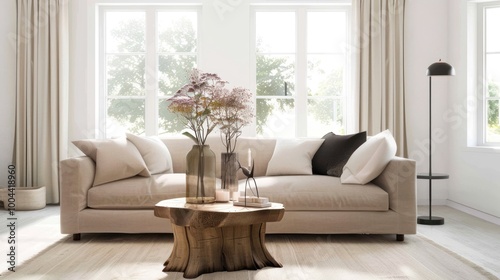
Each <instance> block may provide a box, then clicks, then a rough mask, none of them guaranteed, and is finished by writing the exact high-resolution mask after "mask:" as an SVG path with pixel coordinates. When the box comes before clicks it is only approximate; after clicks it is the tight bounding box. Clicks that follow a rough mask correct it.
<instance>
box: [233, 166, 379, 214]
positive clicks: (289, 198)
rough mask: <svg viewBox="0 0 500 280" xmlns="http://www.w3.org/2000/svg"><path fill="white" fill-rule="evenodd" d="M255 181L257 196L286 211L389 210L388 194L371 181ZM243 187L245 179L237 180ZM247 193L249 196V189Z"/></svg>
mask: <svg viewBox="0 0 500 280" xmlns="http://www.w3.org/2000/svg"><path fill="white" fill-rule="evenodd" d="M255 180H256V182H257V187H258V188H259V195H260V196H263V197H268V198H269V200H270V201H272V202H279V203H283V205H284V206H285V209H286V210H287V211H289V210H291V211H301V210H303V211H309V210H310V211H388V210H389V195H388V194H387V192H385V191H384V190H383V189H381V188H380V187H378V186H376V185H374V184H372V183H369V184H366V185H354V184H353V185H347V184H342V183H340V178H338V177H332V176H324V175H312V176H311V175H294V176H266V177H257V178H255ZM244 186H245V180H240V190H244ZM251 186H253V182H252V184H251ZM247 195H251V193H250V192H249V190H248V189H247Z"/></svg>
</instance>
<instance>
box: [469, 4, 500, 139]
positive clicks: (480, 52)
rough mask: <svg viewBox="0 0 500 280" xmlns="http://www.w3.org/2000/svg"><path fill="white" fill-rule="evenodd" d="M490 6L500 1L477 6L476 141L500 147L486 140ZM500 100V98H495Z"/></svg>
mask: <svg viewBox="0 0 500 280" xmlns="http://www.w3.org/2000/svg"><path fill="white" fill-rule="evenodd" d="M489 8H500V1H488V2H482V3H477V4H476V6H475V17H476V18H475V24H476V30H475V31H476V38H477V40H476V42H477V45H476V46H475V47H476V57H475V59H476V78H475V80H476V81H477V82H476V84H477V92H476V99H477V101H478V105H477V108H476V109H477V112H476V118H477V120H476V122H477V123H476V126H477V132H476V133H477V135H476V136H477V137H476V143H477V146H485V147H498V146H500V141H499V142H487V141H486V133H487V130H488V129H487V126H488V110H487V108H486V107H487V106H488V101H489V100H491V98H490V97H487V90H488V86H487V84H486V82H487V81H486V64H487V61H486V55H487V52H486V32H487V30H486V21H485V19H486V18H485V13H486V9H489ZM495 99H497V100H500V98H495Z"/></svg>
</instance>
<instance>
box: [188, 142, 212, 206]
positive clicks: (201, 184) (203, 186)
mask: <svg viewBox="0 0 500 280" xmlns="http://www.w3.org/2000/svg"><path fill="white" fill-rule="evenodd" d="M186 202H187V203H196V204H202V203H212V202H215V153H214V152H213V151H212V150H210V146H208V145H203V146H200V145H193V148H192V149H191V151H189V153H188V154H187V156H186Z"/></svg>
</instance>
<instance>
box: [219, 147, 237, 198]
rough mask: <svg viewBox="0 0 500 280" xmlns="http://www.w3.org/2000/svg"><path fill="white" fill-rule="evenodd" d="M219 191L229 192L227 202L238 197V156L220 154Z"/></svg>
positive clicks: (235, 154) (234, 154)
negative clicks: (225, 190)
mask: <svg viewBox="0 0 500 280" xmlns="http://www.w3.org/2000/svg"><path fill="white" fill-rule="evenodd" d="M220 164H221V168H220V172H221V189H227V190H229V200H237V199H238V197H237V195H238V194H239V193H238V176H237V172H238V169H239V165H238V154H237V153H222V154H221V161H220Z"/></svg>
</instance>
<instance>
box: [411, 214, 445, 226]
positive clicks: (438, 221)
mask: <svg viewBox="0 0 500 280" xmlns="http://www.w3.org/2000/svg"><path fill="white" fill-rule="evenodd" d="M417 224H420V225H431V226H436V225H444V218H441V217H436V216H431V217H429V216H419V217H418V218H417Z"/></svg>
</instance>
